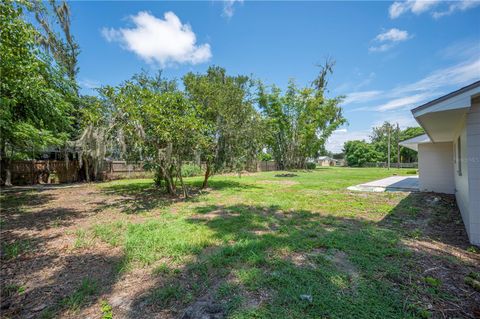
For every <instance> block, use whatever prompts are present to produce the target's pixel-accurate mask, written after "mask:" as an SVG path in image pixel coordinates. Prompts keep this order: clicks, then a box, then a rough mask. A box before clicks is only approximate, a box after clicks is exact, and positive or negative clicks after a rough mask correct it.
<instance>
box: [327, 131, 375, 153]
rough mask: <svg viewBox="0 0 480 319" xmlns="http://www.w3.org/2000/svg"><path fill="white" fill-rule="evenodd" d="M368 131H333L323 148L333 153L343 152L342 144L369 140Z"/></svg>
mask: <svg viewBox="0 0 480 319" xmlns="http://www.w3.org/2000/svg"><path fill="white" fill-rule="evenodd" d="M369 134H370V131H369V130H364V131H352V132H350V131H348V130H347V129H339V130H336V131H333V133H332V135H331V136H330V137H329V138H328V140H327V142H326V143H325V148H326V149H327V150H328V151H330V152H333V153H340V152H342V150H343V144H345V142H347V141H353V140H369Z"/></svg>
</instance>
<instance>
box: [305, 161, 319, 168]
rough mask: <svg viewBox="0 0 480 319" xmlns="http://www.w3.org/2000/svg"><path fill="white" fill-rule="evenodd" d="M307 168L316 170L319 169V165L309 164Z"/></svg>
mask: <svg viewBox="0 0 480 319" xmlns="http://www.w3.org/2000/svg"><path fill="white" fill-rule="evenodd" d="M306 168H307V169H315V168H317V164H315V163H312V162H309V163H307V165H306Z"/></svg>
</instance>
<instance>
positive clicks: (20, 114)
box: [0, 1, 75, 185]
mask: <svg viewBox="0 0 480 319" xmlns="http://www.w3.org/2000/svg"><path fill="white" fill-rule="evenodd" d="M24 4H25V6H22V5H19V4H15V3H13V2H12V1H2V3H1V4H0V29H1V30H2V31H1V33H0V34H1V41H0V73H1V76H2V81H1V83H0V103H1V111H0V112H1V113H0V118H1V120H0V145H1V156H2V160H4V159H5V160H6V161H5V164H7V166H8V162H9V161H10V160H11V159H12V158H18V157H20V158H22V157H27V156H29V155H31V154H34V153H35V152H37V151H40V150H42V149H44V148H45V147H47V146H50V145H58V144H61V143H63V142H64V141H65V140H67V138H68V133H69V132H70V130H71V123H72V118H71V116H70V114H71V110H72V103H71V100H72V99H71V97H72V95H74V91H75V83H74V82H72V81H71V80H70V79H68V78H65V76H64V73H63V70H62V68H61V67H59V66H58V65H57V64H56V63H53V61H52V58H51V56H49V55H48V54H46V53H45V52H43V51H42V50H41V49H40V47H39V46H38V42H37V38H38V37H39V33H38V31H37V30H36V29H35V28H34V26H33V25H32V24H30V23H28V22H26V21H25V19H24V17H23V11H24V10H25V8H29V7H28V3H24ZM5 183H6V184H7V185H8V184H10V181H9V176H7V177H6V181H5Z"/></svg>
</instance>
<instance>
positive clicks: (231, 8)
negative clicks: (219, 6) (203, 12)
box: [222, 0, 243, 19]
mask: <svg viewBox="0 0 480 319" xmlns="http://www.w3.org/2000/svg"><path fill="white" fill-rule="evenodd" d="M236 2H238V3H243V0H224V1H223V13H222V15H223V16H224V17H227V18H229V19H230V18H231V17H233V14H234V13H235V3H236Z"/></svg>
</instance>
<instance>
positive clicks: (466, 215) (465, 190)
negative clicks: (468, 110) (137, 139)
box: [453, 115, 470, 233]
mask: <svg viewBox="0 0 480 319" xmlns="http://www.w3.org/2000/svg"><path fill="white" fill-rule="evenodd" d="M466 118H467V117H466V115H465V117H464V118H463V119H462V122H461V123H460V125H459V126H458V128H457V129H456V131H455V134H454V136H453V161H454V164H453V176H454V179H455V197H456V199H457V205H458V208H459V209H460V212H461V213H462V219H463V223H464V224H465V228H466V229H467V233H470V229H469V226H468V225H469V224H470V207H469V206H470V203H469V198H470V190H469V187H468V165H467V164H468V162H467V161H466V160H465V159H466V158H467V156H468V155H467V153H468V152H467V125H466V124H467V121H466ZM458 137H460V143H461V147H460V148H461V151H462V154H461V159H462V174H461V175H460V174H459V165H458V164H459V161H458Z"/></svg>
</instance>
